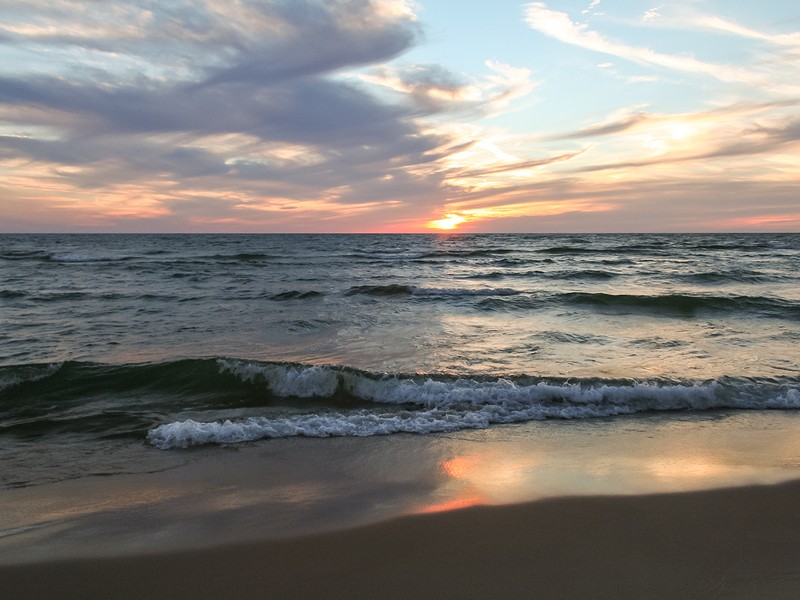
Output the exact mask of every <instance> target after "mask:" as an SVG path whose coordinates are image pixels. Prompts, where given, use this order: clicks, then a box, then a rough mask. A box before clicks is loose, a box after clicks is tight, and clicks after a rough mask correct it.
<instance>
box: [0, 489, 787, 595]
mask: <svg viewBox="0 0 800 600" xmlns="http://www.w3.org/2000/svg"><path fill="white" fill-rule="evenodd" d="M798 506H800V482H792V483H786V484H780V485H772V486H748V487H740V488H735V489H720V490H712V491H702V492H687V493H673V494H657V495H636V496H595V497H569V498H557V499H547V500H542V501H537V502H532V503H525V504H515V505H508V506H491V507H471V508H467V509H463V510H455V511H449V512H440V513H436V514H427V515H416V516H407V517H401V518H397V519H392V520H389V521H385V522H381V523H377V524H372V525H367V526H363V527H357V528H351V529H347V530H343V531H335V532H327V533H322V534H319V535H311V536H304V537H298V538H292V539H283V540H266V541H263V542H257V543H247V544H226V545H222V546H219V547H214V548H210V549H203V550H198V551H180V552H169V553H163V554H158V553H150V554H147V555H139V556H128V557H116V558H105V559H78V560H61V561H46V562H41V563H34V564H24V565H15V566H5V567H0V596H1V597H2V598H4V599H5V600H16V599H23V598H24V599H31V598H37V599H49V598H53V599H59V600H67V599H70V598H80V599H82V600H88V599H92V598H98V599H99V598H103V599H112V598H113V599H119V600H123V599H126V598H137V599H141V598H156V599H158V598H165V599H166V598H170V599H173V600H181V599H184V598H185V599H189V598H192V599H197V598H235V599H250V598H253V599H255V598H259V599H263V598H270V599H275V598H343V599H344V598H348V599H354V598H382V599H383V598H385V599H391V598H404V599H407V598H536V599H550V598H558V599H568V598H593V599H605V598H608V599H612V598H613V599H615V600H619V599H624V598H637V599H642V598H646V599H659V598H676V599H677V598H680V599H682V600H686V599H690V598H703V599H711V598H752V599H759V600H765V599H773V598H787V599H788V598H791V599H793V600H794V599H796V598H798V597H800V560H798V559H800V512H798V510H797V509H798Z"/></svg>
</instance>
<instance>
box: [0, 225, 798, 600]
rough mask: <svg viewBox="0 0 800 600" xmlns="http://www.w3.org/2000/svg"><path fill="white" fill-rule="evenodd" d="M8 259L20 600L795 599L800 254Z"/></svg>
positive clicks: (574, 250)
mask: <svg viewBox="0 0 800 600" xmlns="http://www.w3.org/2000/svg"><path fill="white" fill-rule="evenodd" d="M0 242H2V248H0V275H2V280H3V281H4V282H5V284H4V287H3V289H2V290H0V305H1V306H2V309H3V311H4V312H3V317H4V319H5V321H4V336H3V337H2V338H1V339H0V598H2V599H3V600H7V599H12V600H14V599H16V598H26V599H27V598H37V599H38V598H42V599H45V600H48V599H50V598H52V599H53V600H56V599H58V600H62V599H65V598H81V599H87V598H89V599H91V598H114V599H117V598H126V597H131V598H133V597H136V598H142V597H147V598H165V599H166V598H170V599H172V598H178V599H180V598H203V597H219V598H236V599H239V598H243V599H247V598H266V597H268V598H276V597H277V598H322V597H325V598H392V597H397V598H470V597H471V598H545V599H547V598H559V599H560V598H600V599H602V598H615V599H619V598H637V599H638V598H648V599H649V598H680V599H681V600H683V599H685V598H692V597H696V598H704V599H705V598H758V599H759V600H760V599H763V598H768V599H769V598H781V597H789V596H791V597H792V598H795V597H797V591H798V590H800V581H799V580H798V575H797V571H796V568H795V566H794V564H793V563H795V562H796V555H797V552H796V548H797V547H798V543H797V542H798V541H800V540H799V539H798V537H800V534H798V531H800V527H798V517H797V511H796V506H797V501H798V500H800V487H799V486H800V484H798V483H797V482H798V481H800V410H798V408H800V377H798V373H799V372H800V363H798V356H797V352H796V348H797V342H798V340H800V296H798V289H800V288H799V287H798V281H800V279H798V276H797V273H798V272H800V271H799V270H798V259H800V238H798V236H797V235H789V234H787V235H778V234H775V235H771V234H769V235H768V234H758V235H682V234H681V235H678V234H675V235H666V234H665V235H661V234H635V235H634V234H631V235H563V236H560V235H559V236H539V235H523V234H520V235H516V234H514V235H488V234H487V235H482V234H481V235H455V236H432V235H419V236H403V235H375V236H361V235H340V236H337V235H309V236H286V235H264V236H262V235H230V236H225V235H130V236H102V235H101V236H91V235H5V236H0Z"/></svg>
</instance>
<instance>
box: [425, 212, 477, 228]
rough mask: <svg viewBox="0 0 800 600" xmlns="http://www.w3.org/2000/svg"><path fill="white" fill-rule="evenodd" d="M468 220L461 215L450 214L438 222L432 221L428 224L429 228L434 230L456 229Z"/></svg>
mask: <svg viewBox="0 0 800 600" xmlns="http://www.w3.org/2000/svg"><path fill="white" fill-rule="evenodd" d="M466 221H467V220H466V219H465V218H464V217H462V216H461V215H453V214H449V215H446V216H445V217H444V218H443V219H437V220H436V221H430V222H429V223H428V227H431V228H433V229H455V228H456V227H458V226H459V225H461V224H462V223H465V222H466Z"/></svg>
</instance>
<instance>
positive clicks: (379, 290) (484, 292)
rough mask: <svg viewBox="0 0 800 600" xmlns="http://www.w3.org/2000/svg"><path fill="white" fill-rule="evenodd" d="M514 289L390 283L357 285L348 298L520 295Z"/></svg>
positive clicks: (348, 292)
mask: <svg viewBox="0 0 800 600" xmlns="http://www.w3.org/2000/svg"><path fill="white" fill-rule="evenodd" d="M520 293H521V292H520V291H519V290H515V289H512V288H433V287H417V286H414V285H402V284H396V283H390V284H387V285H357V286H353V287H351V288H350V289H349V290H347V292H346V295H347V296H356V295H366V296H429V297H436V296H448V297H454V296H455V297H467V296H514V295H516V294H520Z"/></svg>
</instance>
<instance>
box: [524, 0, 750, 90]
mask: <svg viewBox="0 0 800 600" xmlns="http://www.w3.org/2000/svg"><path fill="white" fill-rule="evenodd" d="M525 21H526V23H527V24H528V26H530V27H531V28H533V29H536V30H538V31H540V32H541V33H544V34H545V35H547V36H549V37H552V38H555V39H557V40H559V41H561V42H564V43H567V44H574V45H576V46H580V47H582V48H586V49H587V50H592V51H595V52H601V53H603V54H608V55H611V56H616V57H618V58H623V59H625V60H629V61H632V62H634V63H638V64H643V65H651V66H656V67H661V68H664V69H669V70H673V71H680V72H683V73H695V74H699V75H705V76H708V77H712V78H714V79H719V80H721V81H727V82H735V83H748V84H756V83H758V82H761V81H763V78H762V77H761V76H759V75H758V74H755V73H753V72H751V71H748V70H747V69H742V68H739V67H733V66H729V65H720V64H714V63H709V62H704V61H701V60H698V59H696V58H694V57H692V56H687V55H674V54H666V53H661V52H656V51H654V50H651V49H650V48H646V47H638V46H632V45H628V44H624V43H622V42H617V41H614V40H612V39H610V38H608V37H606V36H604V35H602V34H600V33H598V32H597V31H593V30H591V29H590V28H589V26H588V25H587V24H585V23H576V22H574V21H573V20H572V19H571V18H570V16H569V15H568V14H566V13H563V12H560V11H556V10H552V9H550V8H548V7H547V5H546V4H544V3H542V2H532V3H530V4H526V5H525Z"/></svg>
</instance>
